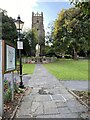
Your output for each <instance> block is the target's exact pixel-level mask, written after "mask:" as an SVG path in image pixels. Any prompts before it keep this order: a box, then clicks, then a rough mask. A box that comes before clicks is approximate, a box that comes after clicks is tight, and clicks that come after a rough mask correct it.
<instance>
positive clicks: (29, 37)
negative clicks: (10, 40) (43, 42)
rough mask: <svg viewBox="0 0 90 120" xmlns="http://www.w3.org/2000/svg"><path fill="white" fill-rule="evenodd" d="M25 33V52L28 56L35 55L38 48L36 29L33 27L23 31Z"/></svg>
mask: <svg viewBox="0 0 90 120" xmlns="http://www.w3.org/2000/svg"><path fill="white" fill-rule="evenodd" d="M23 35H24V39H23V42H24V52H25V54H26V55H27V56H35V53H36V50H35V47H36V44H37V41H38V40H37V38H38V37H37V32H36V30H35V29H31V30H28V31H25V32H24V33H23Z"/></svg>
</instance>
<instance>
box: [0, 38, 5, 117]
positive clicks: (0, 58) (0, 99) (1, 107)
mask: <svg viewBox="0 0 90 120" xmlns="http://www.w3.org/2000/svg"><path fill="white" fill-rule="evenodd" d="M2 44H3V43H2V40H0V116H1V117H2V116H3V110H4V100H3V81H4V74H3V73H2V69H3V68H2V67H3V66H2V62H3V54H2V52H3V47H2V46H3V45H2Z"/></svg>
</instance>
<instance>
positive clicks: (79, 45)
mask: <svg viewBox="0 0 90 120" xmlns="http://www.w3.org/2000/svg"><path fill="white" fill-rule="evenodd" d="M85 17H86V16H85V15H84V14H83V12H82V10H80V9H79V8H70V9H68V10H62V11H61V12H60V13H59V14H58V18H57V19H56V21H55V28H54V42H53V44H54V47H55V50H56V51H57V53H58V54H60V53H61V54H64V53H65V52H66V51H67V49H68V48H69V47H70V48H72V49H73V51H74V59H77V53H78V52H79V51H80V50H82V49H84V50H85V51H86V50H88V49H89V46H88V40H89V36H90V35H89V33H90V32H89V30H90V29H88V28H89V27H90V19H89V18H88V17H86V18H88V19H86V18H85Z"/></svg>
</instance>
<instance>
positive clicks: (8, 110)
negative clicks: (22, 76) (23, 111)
mask: <svg viewBox="0 0 90 120" xmlns="http://www.w3.org/2000/svg"><path fill="white" fill-rule="evenodd" d="M23 91H24V90H22V89H20V88H19V86H18V83H16V81H14V100H13V101H12V89H11V82H10V81H9V80H6V79H5V80H4V116H3V119H5V120H6V119H9V118H10V117H11V116H12V113H13V111H14V109H15V107H16V106H17V104H18V102H19V100H20V98H21V95H22V94H23Z"/></svg>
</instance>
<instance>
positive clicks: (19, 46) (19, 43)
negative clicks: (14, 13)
mask: <svg viewBox="0 0 90 120" xmlns="http://www.w3.org/2000/svg"><path fill="white" fill-rule="evenodd" d="M15 25H16V28H17V30H18V41H17V49H19V58H20V85H19V87H20V88H24V85H23V82H22V56H21V49H23V42H22V41H21V39H20V31H21V30H22V28H23V25H24V22H23V21H21V19H20V16H18V17H17V20H15Z"/></svg>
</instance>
